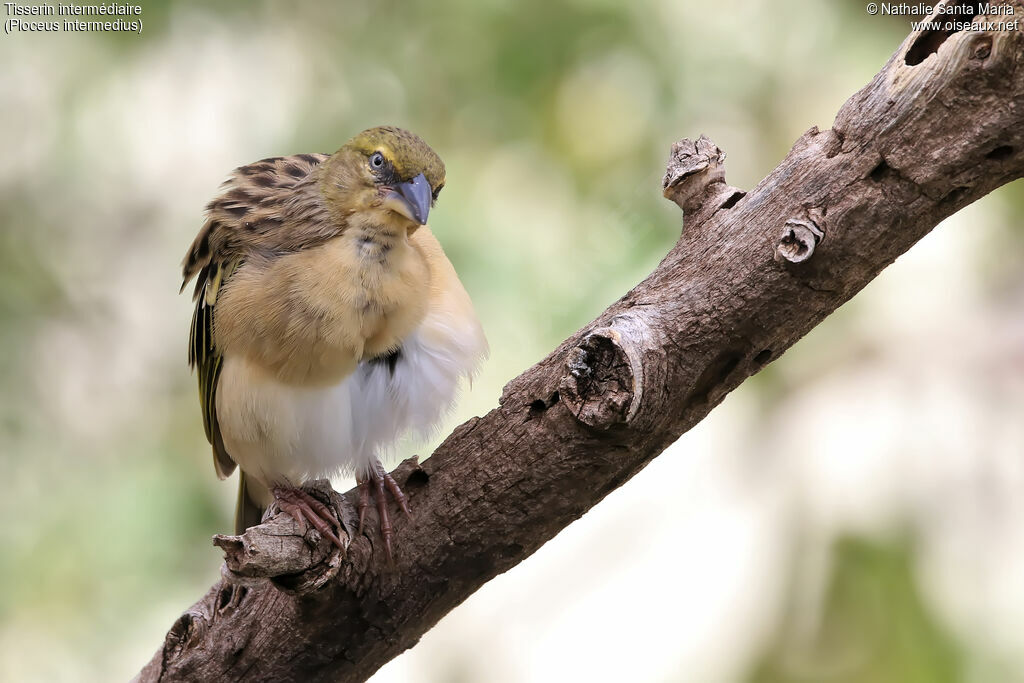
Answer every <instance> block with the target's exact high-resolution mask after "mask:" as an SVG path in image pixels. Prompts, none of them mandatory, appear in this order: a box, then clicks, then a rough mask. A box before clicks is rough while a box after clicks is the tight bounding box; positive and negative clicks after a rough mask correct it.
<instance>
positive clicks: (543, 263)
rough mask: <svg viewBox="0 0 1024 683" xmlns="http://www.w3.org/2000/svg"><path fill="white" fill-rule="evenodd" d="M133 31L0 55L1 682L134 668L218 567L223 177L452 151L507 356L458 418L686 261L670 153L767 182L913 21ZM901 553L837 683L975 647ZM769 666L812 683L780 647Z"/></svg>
mask: <svg viewBox="0 0 1024 683" xmlns="http://www.w3.org/2000/svg"><path fill="white" fill-rule="evenodd" d="M143 19H144V21H145V29H144V32H143V34H142V35H141V36H136V35H128V34H125V35H117V34H100V33H94V34H75V35H71V34H60V35H46V34H14V35H5V36H3V40H2V41H0V56H2V57H3V60H4V63H5V65H6V66H5V69H4V73H2V74H0V124H2V125H3V129H4V130H5V131H7V133H8V139H7V146H6V149H5V156H4V159H3V160H2V161H0V222H2V223H3V225H4V226H5V227H4V228H3V230H2V232H0V383H2V389H3V391H2V393H0V467H2V471H3V474H4V476H5V480H6V481H7V487H6V489H5V495H4V496H2V497H0V514H3V515H4V518H5V519H6V520H8V523H6V524H4V525H3V526H2V528H0V547H2V548H3V552H2V553H0V586H3V590H2V592H0V680H11V681H15V680H16V681H23V680H66V681H80V680H111V679H118V678H124V677H126V676H128V675H130V674H131V673H133V672H134V671H135V670H137V668H138V667H139V666H140V665H141V664H142V663H143V662H144V661H146V660H147V659H148V657H149V656H150V655H151V653H152V652H153V651H154V650H155V648H156V647H157V645H158V643H159V642H160V639H161V638H162V635H163V633H164V632H165V630H166V629H167V628H168V627H169V625H170V624H171V623H172V622H173V620H174V619H175V618H176V616H177V615H178V614H179V613H180V612H181V610H182V609H183V608H185V607H186V606H187V605H188V604H191V602H192V601H194V600H195V599H197V598H198V597H199V596H200V595H201V593H202V591H203V589H204V588H205V587H206V586H207V585H208V584H209V582H210V581H211V580H212V579H214V578H215V577H216V576H217V570H218V566H219V563H220V560H219V557H218V555H217V553H215V552H214V551H213V550H212V549H211V547H210V545H209V543H208V538H209V536H210V535H211V534H212V533H215V532H217V531H223V530H224V529H227V528H229V526H230V516H231V509H232V505H233V499H234V494H233V491H232V489H233V486H234V484H233V482H231V483H228V484H225V483H220V482H217V481H216V478H215V477H214V476H213V471H212V467H211V465H210V456H209V447H208V446H207V444H206V442H205V440H204V438H203V433H202V428H201V425H200V419H199V411H198V406H197V405H196V398H195V386H194V379H193V378H191V377H190V376H189V375H188V373H187V369H186V367H185V364H184V356H185V339H186V335H187V330H188V321H189V315H190V311H189V308H190V304H189V302H188V301H187V299H186V297H176V292H177V287H178V281H177V278H178V271H177V264H178V261H179V259H180V257H181V255H182V254H183V253H184V250H185V248H186V246H187V245H188V244H189V242H190V241H191V239H192V238H193V236H194V234H195V231H196V230H197V229H198V227H199V225H200V221H201V211H202V207H203V205H204V204H205V202H206V201H207V199H208V198H209V196H210V195H211V194H212V193H213V191H214V190H215V188H216V186H217V184H218V183H219V182H220V181H221V180H222V179H223V178H224V177H225V175H226V173H227V172H228V171H229V170H230V169H231V168H232V167H234V166H237V165H240V164H243V163H247V162H250V161H252V160H255V159H259V158H262V157H266V156H271V155H277V154H287V153H297V152H307V151H331V150H333V149H336V148H337V147H338V146H340V145H341V144H342V143H343V142H344V141H345V140H346V139H347V138H348V137H349V136H351V135H352V134H354V133H356V132H358V131H359V130H361V129H363V128H365V127H368V126H371V125H378V124H383V123H395V124H399V125H403V126H407V127H409V128H410V129H412V130H414V131H416V132H418V133H420V134H421V135H422V136H423V137H424V138H425V139H427V140H428V141H429V142H430V143H431V144H432V145H433V146H434V147H435V148H436V149H437V150H439V151H440V152H441V155H442V156H443V157H444V159H445V161H446V163H447V165H448V174H449V175H448V184H447V189H446V191H445V195H444V196H443V197H442V199H441V201H440V203H439V205H438V208H437V210H436V211H435V212H433V213H432V220H433V221H434V222H433V223H432V227H433V229H434V230H435V232H436V233H437V234H438V235H439V237H440V239H441V241H442V243H443V244H444V245H445V249H446V251H447V252H448V254H449V255H450V257H451V259H452V261H453V262H454V263H455V265H456V267H457V269H458V271H459V273H460V275H461V276H462V279H463V281H464V282H465V284H466V286H467V288H468V289H469V291H470V293H471V294H472V295H473V298H474V301H475V302H476V305H477V308H478V310H479V312H480V314H481V317H482V319H483V321H484V324H485V328H486V330H487V332H488V335H489V337H490V339H491V340H492V347H493V358H492V360H491V362H490V363H489V364H488V365H487V368H486V369H485V371H484V373H483V376H482V377H481V378H480V379H479V381H478V382H477V383H476V384H475V385H474V387H473V391H472V392H470V393H469V394H468V395H467V397H466V400H465V401H464V402H463V404H462V405H461V406H460V408H459V410H458V412H457V414H456V415H454V416H453V417H452V422H453V423H454V422H455V421H457V420H459V419H463V418H465V417H467V416H469V415H471V414H476V413H481V412H484V411H486V410H487V409H489V408H490V407H491V406H493V405H494V402H495V400H496V397H497V396H498V394H499V392H500V387H501V386H502V384H503V383H504V382H505V381H507V380H508V379H509V378H510V377H511V376H513V375H515V374H516V373H517V372H520V371H522V370H523V369H525V368H526V367H528V366H529V365H530V364H531V363H533V362H535V361H536V360H538V359H539V358H541V357H542V356H543V355H544V354H545V353H547V352H548V351H549V350H550V349H551V348H553V347H554V345H555V344H557V343H558V342H559V341H561V340H562V339H563V338H564V337H565V336H566V335H568V334H569V333H571V332H572V331H573V330H575V329H577V328H578V327H579V326H581V325H583V324H585V323H586V322H587V321H588V320H590V319H591V318H592V317H593V316H595V315H596V314H598V313H599V312H600V311H601V310H603V309H604V307H605V306H606V305H607V304H608V303H609V302H611V301H612V300H614V299H615V298H617V297H618V296H621V294H622V293H623V292H625V291H627V290H628V289H629V288H630V287H632V286H633V285H634V284H636V283H637V282H638V281H639V280H640V279H642V278H643V277H644V275H645V274H646V273H647V272H649V271H650V270H651V269H652V268H653V267H654V266H655V265H656V264H657V262H658V261H659V259H660V258H661V257H662V256H663V255H664V253H665V252H666V251H667V250H668V248H669V247H670V246H671V245H672V244H673V243H674V241H675V239H676V237H677V235H678V230H679V216H678V211H677V209H676V208H675V207H674V206H672V205H671V204H669V203H668V202H665V201H664V200H663V199H662V198H661V196H660V183H659V181H660V176H661V173H662V170H663V164H664V160H665V158H666V155H667V150H668V146H669V144H670V143H671V142H672V141H673V140H675V139H677V138H679V137H683V136H691V137H692V136H696V135H697V134H699V133H701V132H704V133H707V134H708V135H709V136H710V137H712V138H713V139H714V140H715V141H716V142H717V143H719V144H720V145H721V146H722V147H723V148H724V149H726V150H728V151H729V152H730V158H729V179H730V181H731V182H732V183H733V184H735V185H737V186H740V187H751V186H753V184H754V183H756V182H757V181H758V180H759V179H760V178H761V177H762V176H763V175H764V174H765V173H767V172H768V171H769V170H770V169H771V168H772V167H774V165H775V164H776V163H777V162H778V160H779V159H780V158H781V157H782V156H783V155H784V154H785V153H786V152H787V150H788V149H789V146H790V145H791V144H792V141H793V140H795V139H796V138H797V137H798V136H799V135H800V134H801V133H802V132H803V131H804V130H806V129H807V128H809V127H811V126H812V125H818V126H820V127H823V128H824V127H827V126H828V125H829V123H830V121H831V116H832V114H833V113H834V112H835V111H836V110H837V109H838V107H839V105H840V104H841V103H842V102H843V101H844V100H845V98H846V97H848V96H849V95H850V94H851V93H853V92H854V91H855V90H856V89H857V88H859V87H860V86H861V85H862V84H863V83H865V82H866V81H867V80H868V79H869V78H870V77H871V76H872V75H873V74H874V73H875V71H877V69H878V68H879V67H880V66H881V65H882V64H883V63H884V61H885V60H886V59H887V58H888V56H889V54H890V53H891V52H892V50H893V49H894V48H895V47H896V45H898V43H899V42H900V41H901V40H902V38H903V37H904V36H905V34H906V31H907V21H905V20H904V19H902V18H890V19H882V18H872V17H869V16H867V15H866V14H865V12H864V11H863V3H860V2H852V1H851V2H844V3H829V4H814V5H812V4H810V3H806V2H796V1H795V0H791V1H787V2H769V1H768V0H761V1H759V2H750V3H748V4H745V5H744V7H743V10H742V14H737V13H735V12H733V11H721V10H718V9H709V6H705V5H703V4H702V3H684V2H676V1H674V0H644V1H643V2H635V3H622V2H613V1H611V0H568V1H565V2H542V1H540V0H527V1H525V2H512V1H511V0H474V1H472V2H471V1H469V0H438V1H436V2H431V3H402V2H397V1H395V0H383V1H377V2H370V3H363V2H337V3H335V2H319V3H286V2H273V1H269V0H268V1H264V2H239V1H236V2H221V3H196V2H189V1H187V0H165V1H162V2H157V1H147V2H146V3H144V11H143ZM1000 198H1001V199H999V202H1000V203H999V204H994V205H993V206H997V207H998V208H997V209H996V210H997V211H1000V212H1001V214H1000V215H1001V216H1002V218H1003V219H1004V220H1003V223H1004V224H1005V225H1006V226H1008V227H1006V228H1001V229H1000V230H1001V232H998V233H997V238H998V239H999V240H1000V243H1001V244H1002V245H1003V248H1001V249H990V250H986V252H985V256H984V258H985V259H988V260H987V262H986V264H985V267H984V271H985V277H988V278H990V279H991V282H992V285H991V286H992V287H993V288H994V289H996V290H998V291H1006V292H1012V291H1016V288H1019V287H1020V278H1019V263H1020V260H1021V256H1022V254H1024V232H1021V231H1020V228H1019V221H1016V222H1015V221H1011V220H1005V219H1006V218H1009V217H1010V216H1019V215H1021V213H1022V210H1024V209H1022V207H1024V192H1022V191H1021V188H1020V186H1019V183H1018V186H1017V187H1015V188H1008V189H1007V190H1005V191H1003V192H1001V193H1000ZM435 216H436V218H435ZM865 311H867V312H865ZM865 315H871V313H870V310H869V309H867V308H865V307H864V306H863V305H862V304H858V303H857V302H856V301H855V302H853V303H852V304H851V305H849V306H847V307H844V309H843V310H841V311H840V312H838V313H837V315H836V316H834V318H833V319H830V322H829V324H828V325H826V326H823V328H822V329H821V330H819V331H818V332H816V333H815V334H816V335H817V337H816V340H809V341H808V342H807V343H804V344H802V345H800V346H798V348H797V349H796V350H794V352H793V354H796V355H797V356H798V357H799V358H800V359H801V362H800V363H786V362H783V363H780V364H777V365H774V366H772V367H771V368H769V369H768V371H766V372H764V373H762V374H761V375H760V376H759V377H758V378H755V379H754V381H752V382H751V383H750V384H749V386H748V388H747V389H745V391H748V392H752V393H753V395H756V396H758V397H759V398H758V401H759V403H760V405H761V407H762V410H763V411H764V414H765V415H767V414H770V413H771V412H772V410H773V407H774V406H777V405H779V399H780V397H781V396H784V395H786V394H787V393H788V392H791V391H795V390H796V388H797V387H799V385H800V383H801V378H803V377H806V375H807V374H808V373H809V372H813V368H815V367H820V365H821V364H822V363H824V362H825V361H824V360H823V359H825V358H832V357H833V353H834V351H835V346H834V344H838V343H845V340H847V339H849V338H850V337H851V332H852V331H854V330H856V329H858V326H861V325H862V321H863V320H864V316H865ZM793 354H791V355H793ZM789 357H790V356H787V358H789ZM808 359H810V361H809V360H808ZM814 359H817V362H818V365H815V364H814ZM807 368H811V370H807ZM752 424H753V425H754V426H756V420H755V421H754V422H753V423H752ZM754 426H748V428H749V429H753V428H754ZM408 452H409V451H408V448H404V449H403V450H402V453H401V455H403V456H404V455H406V454H407V453H408ZM415 452H420V453H428V452H429V444H428V445H426V446H424V447H422V448H420V449H418V450H417V451H415ZM341 484H342V485H343V483H341ZM10 520H17V523H13V522H11V521H10ZM908 561H909V560H908V559H907V555H906V551H905V550H898V549H885V548H876V547H873V546H871V545H870V544H857V543H851V542H847V543H845V544H843V545H841V548H840V550H839V552H838V555H837V559H836V572H837V573H836V578H835V582H834V588H833V590H832V592H831V593H830V597H829V601H828V606H827V610H826V615H827V616H826V618H825V625H826V630H825V632H824V634H823V635H822V640H820V641H814V642H817V643H819V644H820V646H821V647H823V648H825V649H827V650H829V651H831V650H832V649H836V648H838V649H844V648H849V649H850V650H851V651H854V652H858V653H864V656H865V657H866V658H867V660H866V661H863V662H859V663H857V664H856V666H855V667H854V669H851V671H854V672H855V673H852V674H849V675H847V674H843V673H841V674H838V675H840V676H841V677H839V678H836V679H835V680H841V681H853V680H878V681H888V680H892V681H895V680H906V681H913V680H952V679H951V678H950V676H951V675H952V674H951V673H949V672H950V671H955V670H956V668H957V667H958V666H959V664H960V661H961V655H960V654H958V651H957V649H956V647H955V646H953V645H952V644H950V642H949V641H948V640H946V639H944V637H943V636H942V635H941V633H940V629H938V627H936V626H935V625H934V623H933V622H932V620H931V618H930V617H929V616H928V613H927V611H926V610H925V609H924V608H923V607H922V606H921V605H920V604H919V602H918V600H917V598H916V592H915V585H914V582H913V580H912V578H911V576H910V574H908V573H907V569H906V564H907V562H908ZM882 607H885V609H884V610H883V609H882ZM883 614H884V615H886V616H885V617H883ZM882 634H888V635H889V637H882ZM914 643H917V644H919V647H920V648H923V649H916V648H917V647H918V646H917V645H914V646H912V645H911V644H914ZM875 655H877V656H875ZM815 657H816V655H815V654H814V653H813V652H812V653H810V654H809V655H808V658H809V661H812V662H813V661H816V659H815ZM947 667H948V668H947ZM424 675H426V674H424ZM843 676H845V677H843ZM858 676H860V677H859V678H858ZM865 676H866V677H865ZM904 676H906V677H904ZM915 676H916V678H915ZM931 676H934V677H931ZM754 680H758V681H796V680H809V679H802V678H797V677H794V674H792V673H791V671H790V670H789V669H788V668H787V667H786V664H785V662H784V661H783V660H781V659H779V655H766V656H765V659H764V661H763V662H762V664H761V665H760V667H759V668H758V673H757V674H756V676H755V678H754Z"/></svg>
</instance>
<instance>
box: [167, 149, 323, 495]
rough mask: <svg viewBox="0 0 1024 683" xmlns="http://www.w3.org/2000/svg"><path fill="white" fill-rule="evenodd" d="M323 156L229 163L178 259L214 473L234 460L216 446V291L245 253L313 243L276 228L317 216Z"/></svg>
mask: <svg viewBox="0 0 1024 683" xmlns="http://www.w3.org/2000/svg"><path fill="white" fill-rule="evenodd" d="M326 158H327V155H326V154H299V155H295V156H290V157H275V158H272V159H263V160H262V161H257V162H256V163H254V164H250V165H248V166H242V167H241V168H238V169H236V170H235V171H234V172H233V173H232V174H231V177H230V178H228V180H227V181H226V182H225V183H224V184H223V185H222V186H221V191H220V193H219V194H218V195H217V196H216V197H215V198H214V199H213V201H211V202H210V203H209V204H208V205H207V207H206V211H207V218H206V222H205V223H204V224H203V227H202V229H201V230H200V231H199V235H198V236H197V237H196V239H195V241H194V242H193V243H192V246H191V247H190V248H189V251H188V253H187V254H186V255H185V260H184V263H183V264H182V270H183V275H184V282H182V285H181V289H182V291H184V289H185V287H186V286H187V285H188V283H189V281H191V280H192V278H196V287H195V292H194V294H193V299H194V300H195V304H196V308H195V312H194V313H193V315H192V328H191V332H190V334H189V354H188V362H189V365H190V366H191V367H192V368H193V369H195V370H196V371H197V375H198V378H199V401H200V404H201V406H202V411H203V427H204V428H205V430H206V438H207V440H208V441H209V442H210V444H211V445H212V446H213V465H214V468H215V469H216V471H217V476H219V477H220V478H221V479H224V478H226V477H228V476H229V475H230V474H231V473H232V472H233V471H234V469H235V461H234V460H233V459H232V458H231V456H230V454H229V453H228V452H227V449H226V448H225V447H224V441H223V439H222V438H221V434H220V427H219V425H218V423H217V381H218V379H219V378H220V370H221V363H222V361H223V355H222V353H221V351H220V349H218V346H217V340H216V334H215V330H214V307H215V306H216V303H217V294H218V293H219V292H220V290H221V288H222V287H223V286H224V284H225V283H226V282H227V281H228V279H229V278H230V277H231V274H232V273H234V272H235V271H236V270H237V269H238V267H239V266H240V265H241V264H242V263H243V262H244V261H245V257H246V256H247V255H249V254H251V253H254V252H258V253H260V254H262V255H266V256H272V255H274V254H275V253H284V252H288V251H293V250H296V249H301V248H303V247H305V246H308V245H309V244H310V243H311V242H312V243H315V238H316V235H315V233H314V234H313V235H312V236H310V233H311V231H308V230H306V231H291V230H288V229H287V228H285V229H282V228H284V226H285V225H286V223H294V222H302V221H310V222H315V221H318V220H323V219H324V217H323V215H322V212H323V211H324V209H323V207H322V203H321V202H320V201H319V200H318V195H317V194H316V186H315V180H316V179H315V178H314V177H313V170H314V169H316V168H317V166H319V165H320V163H321V162H322V161H323V160H324V159H326ZM299 234H301V235H302V237H301V238H300V237H298V236H297V235H299Z"/></svg>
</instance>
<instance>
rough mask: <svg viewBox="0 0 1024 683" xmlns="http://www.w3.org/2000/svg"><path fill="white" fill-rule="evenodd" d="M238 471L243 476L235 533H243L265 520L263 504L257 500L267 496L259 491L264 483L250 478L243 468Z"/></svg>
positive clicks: (239, 490) (240, 481) (240, 483)
mask: <svg viewBox="0 0 1024 683" xmlns="http://www.w3.org/2000/svg"><path fill="white" fill-rule="evenodd" d="M238 473H239V474H240V475H241V477H240V478H239V480H238V502H237V503H236V504H235V533H236V534H241V533H243V532H244V531H245V530H246V529H248V528H249V527H251V526H256V525H257V524H259V523H260V522H261V521H263V506H262V505H260V504H259V503H257V502H256V501H257V500H261V499H263V498H265V496H260V495H259V494H258V493H257V492H258V491H259V488H260V487H262V486H263V484H260V483H259V482H256V481H252V480H250V479H249V478H248V477H246V476H245V472H243V471H242V470H241V469H239V471H238Z"/></svg>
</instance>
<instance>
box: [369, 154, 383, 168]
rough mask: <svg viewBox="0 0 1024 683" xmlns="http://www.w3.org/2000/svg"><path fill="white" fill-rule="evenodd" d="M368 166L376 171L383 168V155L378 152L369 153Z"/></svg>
mask: <svg viewBox="0 0 1024 683" xmlns="http://www.w3.org/2000/svg"><path fill="white" fill-rule="evenodd" d="M370 168H372V169H373V170H375V171H377V170H380V169H382V168H384V155H383V154H381V153H380V152H374V153H373V154H371V155H370Z"/></svg>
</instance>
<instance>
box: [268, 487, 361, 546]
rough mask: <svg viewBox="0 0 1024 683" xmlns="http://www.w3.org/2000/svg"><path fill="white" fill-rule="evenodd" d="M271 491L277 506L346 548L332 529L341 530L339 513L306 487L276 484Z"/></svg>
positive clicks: (297, 520)
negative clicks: (315, 496)
mask: <svg viewBox="0 0 1024 683" xmlns="http://www.w3.org/2000/svg"><path fill="white" fill-rule="evenodd" d="M271 493H273V494H274V499H275V500H276V501H277V506H278V507H279V508H281V510H282V511H283V512H286V513H288V514H289V515H291V516H292V519H294V520H295V521H296V522H298V523H299V525H300V526H302V527H304V528H308V526H307V523H308V524H312V525H313V528H314V529H316V530H317V531H319V532H320V534H321V535H322V536H324V537H326V538H328V539H330V541H331V543H333V544H334V545H336V546H338V548H340V549H341V550H345V545H344V544H343V543H342V542H341V539H340V538H338V535H337V534H336V533H334V530H333V529H332V527H334V528H337V529H338V530H339V531H340V530H341V522H339V521H338V517H337V515H335V514H334V512H332V511H331V509H330V508H328V507H327V506H326V505H324V504H323V503H321V502H320V501H319V500H317V499H316V498H314V497H313V495H312V494H310V493H309V492H308V491H305V490H304V489H300V488H296V487H288V486H276V487H274V488H273V489H271Z"/></svg>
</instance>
